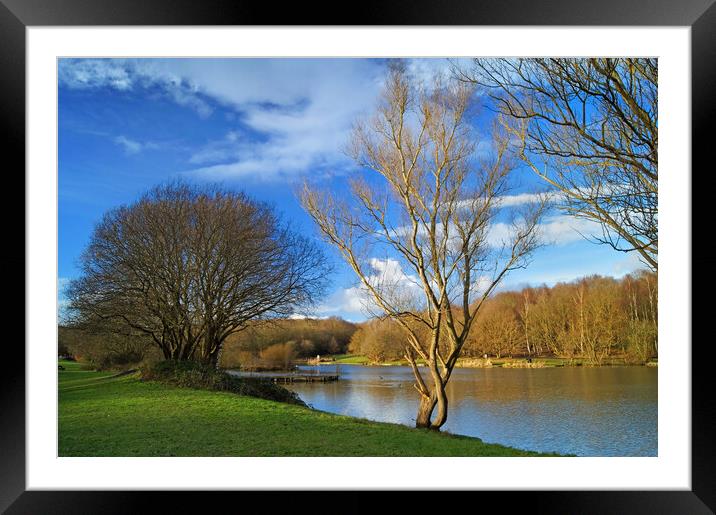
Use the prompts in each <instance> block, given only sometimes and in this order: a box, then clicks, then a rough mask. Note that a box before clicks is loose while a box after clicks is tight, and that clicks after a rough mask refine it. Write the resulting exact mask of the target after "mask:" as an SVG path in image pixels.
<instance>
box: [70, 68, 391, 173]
mask: <svg viewBox="0 0 716 515" xmlns="http://www.w3.org/2000/svg"><path fill="white" fill-rule="evenodd" d="M383 66H384V65H383V64H382V63H381V62H380V61H378V60H366V59H111V60H110V59H82V60H79V59H63V60H61V61H60V84H61V85H63V86H65V87H68V88H74V89H88V88H111V89H114V90H117V91H123V92H126V91H138V90H140V89H142V88H144V89H145V90H150V91H151V92H153V93H156V92H157V91H158V92H159V93H160V94H162V95H163V96H164V97H165V98H168V99H170V100H172V101H174V102H175V103H177V104H179V105H182V106H186V107H188V108H191V109H193V110H195V111H196V112H197V113H198V114H199V115H200V116H204V117H206V116H209V115H211V113H212V112H214V111H215V110H216V108H218V107H219V106H220V107H222V108H224V109H225V110H228V111H229V112H233V113H235V114H236V117H237V118H236V120H237V123H238V124H240V125H241V126H242V127H243V128H245V129H246V130H247V131H250V132H251V133H253V134H254V135H258V136H257V137H255V138H253V139H252V140H251V141H245V142H242V141H241V139H240V138H239V139H238V140H237V141H235V142H228V141H225V140H217V141H212V142H209V143H208V144H206V145H205V146H204V147H203V148H200V149H198V150H197V151H196V152H194V153H193V155H192V156H191V157H190V159H189V162H188V164H189V165H198V166H196V167H195V168H189V169H188V170H186V173H188V174H190V175H192V176H195V177H199V178H208V179H211V180H221V179H232V178H242V179H245V178H262V179H277V178H280V177H285V176H287V175H296V174H302V173H313V172H315V171H316V170H321V171H326V170H329V169H331V170H334V171H338V170H340V169H341V168H342V167H344V166H345V165H347V164H348V160H347V158H346V157H345V156H344V155H343V153H342V152H341V148H342V147H343V145H344V144H345V142H346V140H347V137H348V134H349V132H350V128H351V125H352V123H353V122H354V120H355V119H356V117H358V116H360V115H362V114H367V113H368V112H370V111H371V110H372V107H373V104H374V102H375V100H376V98H377V94H378V91H379V89H380V84H381V81H382V78H383V72H384V67H383ZM232 143H233V144H232ZM242 143H243V144H242ZM130 145H131V143H130ZM126 150H127V152H129V153H131V152H136V147H131V146H127V147H126Z"/></svg>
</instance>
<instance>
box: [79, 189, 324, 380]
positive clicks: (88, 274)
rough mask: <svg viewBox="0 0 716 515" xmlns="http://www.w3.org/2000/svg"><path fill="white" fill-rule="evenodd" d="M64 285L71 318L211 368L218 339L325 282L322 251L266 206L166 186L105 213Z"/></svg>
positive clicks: (306, 296) (290, 305)
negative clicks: (102, 323) (120, 327)
mask: <svg viewBox="0 0 716 515" xmlns="http://www.w3.org/2000/svg"><path fill="white" fill-rule="evenodd" d="M81 270H82V275H81V277H80V278H79V279H77V280H75V281H74V282H73V283H72V284H71V285H70V287H69V291H68V296H69V298H70V301H71V309H72V311H73V312H74V314H75V317H76V318H78V319H80V320H82V321H84V322H85V323H87V322H90V323H91V321H92V320H93V319H94V320H105V319H112V320H115V321H121V322H123V324H125V325H126V326H128V327H130V328H132V329H134V330H136V331H140V332H142V333H144V334H147V335H149V336H150V337H151V339H152V341H153V342H154V343H155V344H156V345H157V346H158V347H159V348H160V349H161V351H162V353H163V355H164V357H165V358H166V359H178V360H187V359H192V360H198V361H203V362H206V363H208V364H212V365H215V366H216V365H218V362H219V358H220V353H221V349H222V346H223V343H224V341H225V340H226V338H227V337H228V336H229V335H230V334H232V333H234V332H236V331H240V330H242V329H243V328H245V327H246V324H247V323H248V322H249V321H251V320H254V319H257V318H262V317H269V316H280V315H287V314H289V313H291V312H292V311H293V310H295V309H296V306H298V305H302V304H306V303H310V301H311V300H312V299H313V298H314V297H315V296H316V295H317V294H318V293H319V292H321V291H322V288H323V287H324V286H325V276H326V265H325V260H324V257H323V254H322V253H321V252H320V251H319V249H318V248H317V247H316V246H315V245H314V244H313V243H312V242H310V241H309V240H307V239H306V238H303V237H301V236H297V235H295V234H293V233H292V232H291V231H290V230H289V228H288V227H287V226H285V225H283V224H282V223H281V222H280V220H279V219H278V218H277V216H276V215H275V214H274V213H273V211H272V210H271V209H270V208H269V207H268V206H266V205H264V204H261V203H257V202H255V201H253V200H251V199H250V198H248V197H247V196H245V195H244V194H242V193H235V192H231V191H226V190H222V189H220V188H218V187H205V188H200V187H192V186H189V185H187V184H183V183H174V184H169V185H167V186H160V187H156V188H154V189H153V190H151V191H150V192H148V193H146V194H145V195H143V196H142V197H141V198H140V199H139V200H138V201H137V202H135V203H134V204H132V205H129V206H122V207H120V208H117V209H114V210H112V211H110V212H108V213H107V214H105V216H104V218H103V219H102V221H101V222H100V223H99V224H98V225H97V226H96V227H95V230H94V233H93V235H92V238H91V241H90V243H89V245H88V247H87V248H86V250H85V251H84V253H83V255H82V258H81Z"/></svg>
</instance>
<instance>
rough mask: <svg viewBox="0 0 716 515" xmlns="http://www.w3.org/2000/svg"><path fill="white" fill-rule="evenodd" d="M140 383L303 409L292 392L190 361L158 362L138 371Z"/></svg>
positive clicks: (268, 383) (272, 384)
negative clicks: (231, 395)
mask: <svg viewBox="0 0 716 515" xmlns="http://www.w3.org/2000/svg"><path fill="white" fill-rule="evenodd" d="M141 378H142V380H143V381H157V382H160V383H164V384H170V385H173V386H179V387H183V388H197V389H200V390H214V391H222V392H233V393H236V394H239V395H248V396H250V397H258V398H261V399H267V400H271V401H277V402H285V403H288V404H297V405H299V406H306V404H305V403H304V402H303V401H302V400H301V399H300V398H299V397H298V395H297V394H296V393H295V392H292V391H290V390H287V389H286V388H283V387H281V386H279V385H277V384H274V383H272V382H271V381H270V380H266V379H260V378H245V377H236V376H232V375H230V374H227V373H226V372H221V371H218V370H216V369H214V368H213V367H211V366H207V365H203V364H201V363H196V362H193V361H173V360H167V361H159V362H156V363H154V364H151V365H148V366H146V367H144V368H142V374H141Z"/></svg>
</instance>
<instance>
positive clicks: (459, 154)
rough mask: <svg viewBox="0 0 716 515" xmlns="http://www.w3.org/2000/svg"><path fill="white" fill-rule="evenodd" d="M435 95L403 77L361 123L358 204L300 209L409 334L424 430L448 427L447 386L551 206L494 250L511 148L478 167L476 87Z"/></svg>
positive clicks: (532, 212) (307, 194)
mask: <svg viewBox="0 0 716 515" xmlns="http://www.w3.org/2000/svg"><path fill="white" fill-rule="evenodd" d="M430 86H432V87H430V88H429V89H427V90H426V89H423V90H422V91H420V90H419V88H418V87H417V86H416V85H415V84H413V83H411V81H410V80H409V79H408V77H407V76H406V74H405V72H404V71H403V70H401V69H399V68H395V69H392V70H391V71H390V73H389V76H388V78H387V81H386V86H385V90H384V94H383V97H382V100H381V102H380V105H379V107H378V110H377V113H376V114H375V116H374V117H373V118H372V119H370V120H369V121H367V122H360V123H357V124H356V126H355V129H354V132H353V136H352V138H351V141H350V144H349V152H350V155H351V156H352V157H353V158H354V159H355V160H356V162H357V163H358V164H359V165H361V166H362V167H364V168H366V169H367V170H369V173H368V174H367V175H366V177H365V178H364V179H356V180H353V181H352V182H351V187H350V195H343V196H341V197H338V196H336V195H334V194H331V193H329V192H322V191H319V190H316V189H315V188H312V187H310V186H309V185H308V184H305V185H304V189H303V191H302V195H301V200H302V204H303V206H304V208H305V209H306V210H307V212H308V213H309V214H310V215H311V216H312V217H313V219H314V220H315V221H316V223H317V224H318V226H319V228H320V230H321V232H322V234H323V235H324V236H325V238H326V239H327V241H329V242H330V243H331V244H333V245H334V246H335V247H336V248H337V249H338V250H339V251H340V253H341V255H342V257H343V258H344V259H345V260H346V262H347V263H348V264H349V265H350V266H351V268H352V269H353V271H354V272H355V273H356V275H357V277H358V279H359V281H360V284H361V287H362V289H363V290H364V291H365V293H366V295H367V296H368V298H369V299H370V302H371V303H372V304H373V305H374V309H375V310H376V311H377V312H379V313H380V314H381V315H382V316H386V317H390V318H392V319H393V320H395V321H396V322H397V323H398V324H399V325H400V327H401V328H402V330H403V331H404V332H405V333H406V338H407V341H408V345H407V346H406V352H405V358H406V359H407V360H408V362H409V363H410V365H411V367H412V370H413V373H414V376H415V388H416V389H417V391H418V392H419V394H420V404H419V408H418V413H417V417H416V426H417V427H426V428H431V429H439V428H440V427H441V426H442V425H443V424H444V423H445V421H446V420H447V415H448V398H447V395H446V390H445V388H446V385H447V384H448V381H449V379H450V375H451V373H452V371H453V368H454V366H455V363H456V362H457V359H458V357H459V356H460V353H461V351H462V349H463V346H464V344H465V342H466V339H467V336H468V334H469V332H470V328H471V326H472V323H473V321H474V319H475V316H476V314H477V313H478V311H479V310H480V307H481V305H482V303H483V302H484V301H485V299H486V298H487V297H488V296H489V295H490V294H491V293H492V292H493V291H494V289H495V287H496V286H497V284H498V283H499V282H500V281H501V280H502V279H503V278H504V277H505V275H506V274H507V273H508V272H509V271H510V270H512V269H515V268H517V267H522V266H525V264H526V260H525V258H526V256H528V255H529V253H530V252H531V251H532V250H533V249H534V248H535V247H536V245H537V235H536V231H535V228H536V225H537V221H538V219H539V217H540V215H541V213H542V211H543V209H544V203H543V202H540V203H538V204H536V205H530V206H528V208H526V209H525V210H524V212H523V213H521V215H522V216H518V215H515V216H513V217H512V218H510V220H509V223H506V226H509V227H510V228H511V230H510V231H506V232H507V233H508V234H507V235H506V236H505V237H504V241H502V243H501V244H495V241H493V240H494V238H493V237H491V236H493V233H491V228H492V227H493V222H497V221H498V220H501V219H500V218H499V217H498V215H501V216H503V217H504V216H506V215H507V213H505V209H506V208H501V207H500V198H501V195H503V194H504V192H505V191H506V188H507V186H508V181H507V179H508V175H509V172H510V171H511V170H512V169H513V164H512V161H511V159H510V157H509V152H508V145H507V140H506V138H497V139H496V140H495V141H494V145H495V150H494V152H493V155H492V156H491V157H490V158H484V159H482V160H481V161H480V160H478V159H477V158H476V156H475V152H474V149H475V138H474V136H473V134H472V133H471V130H470V124H469V123H468V120H467V119H466V116H465V115H466V111H467V109H468V107H469V106H470V101H471V98H472V95H473V88H472V87H471V86H468V85H465V84H460V83H458V82H456V81H455V82H452V83H449V84H439V83H438V84H432V85H430ZM501 223H505V222H501ZM376 253H382V254H383V255H385V257H386V259H384V260H378V259H376V258H375V257H374V256H375V255H376ZM420 360H422V361H423V362H424V363H425V365H426V368H427V377H424V376H423V372H421V370H420V368H421V367H419V366H418V362H419V361H420ZM436 407H437V413H436V414H435V416H434V417H433V412H434V411H435V408H436Z"/></svg>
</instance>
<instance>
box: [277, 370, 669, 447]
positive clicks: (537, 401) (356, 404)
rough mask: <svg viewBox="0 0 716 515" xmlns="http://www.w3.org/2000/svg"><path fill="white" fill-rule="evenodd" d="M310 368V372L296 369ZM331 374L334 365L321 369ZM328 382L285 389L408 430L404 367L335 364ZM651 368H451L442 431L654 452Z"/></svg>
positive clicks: (411, 407)
mask: <svg viewBox="0 0 716 515" xmlns="http://www.w3.org/2000/svg"><path fill="white" fill-rule="evenodd" d="M301 368H302V369H303V370H315V369H316V367H301ZM320 369H321V372H323V373H332V372H334V371H335V370H336V367H335V365H323V366H321V367H320ZM339 372H340V375H341V378H340V380H339V381H336V382H333V383H293V384H289V385H286V386H287V387H288V388H290V389H292V390H294V391H295V392H297V393H298V394H299V396H300V397H301V399H303V400H304V401H305V402H306V403H307V404H309V405H310V406H312V407H314V408H316V409H319V410H322V411H328V412H331V413H339V414H343V415H350V416H354V417H362V418H367V419H371V420H376V421H381V422H394V423H399V424H405V425H409V426H412V425H414V424H415V413H416V410H417V404H418V393H417V392H416V391H415V389H414V388H413V375H412V371H411V370H410V368H409V367H393V366H391V367H366V366H361V365H340V368H339ZM657 372H658V371H657V369H656V368H650V367H601V368H590V367H586V368H583V367H559V368H542V369H503V368H483V369H480V368H478V369H466V368H463V369H460V368H458V369H455V370H454V372H453V374H452V377H451V378H450V382H449V383H448V389H447V392H448V398H449V406H450V411H449V414H448V421H447V423H446V424H445V426H443V430H444V431H449V432H451V433H455V434H462V435H468V436H476V437H479V438H481V439H482V440H484V441H486V442H490V443H500V444H503V445H509V446H512V447H518V448H521V449H529V450H534V451H543V452H550V451H553V452H558V453H561V454H575V455H578V456H656V455H657Z"/></svg>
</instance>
